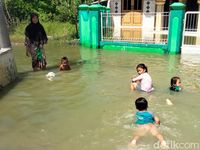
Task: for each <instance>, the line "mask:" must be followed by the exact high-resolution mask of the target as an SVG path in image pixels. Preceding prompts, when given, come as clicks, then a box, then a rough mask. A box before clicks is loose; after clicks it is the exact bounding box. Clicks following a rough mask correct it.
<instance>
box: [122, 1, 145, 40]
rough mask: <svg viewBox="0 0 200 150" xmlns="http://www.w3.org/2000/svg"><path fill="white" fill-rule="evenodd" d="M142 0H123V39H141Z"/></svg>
mask: <svg viewBox="0 0 200 150" xmlns="http://www.w3.org/2000/svg"><path fill="white" fill-rule="evenodd" d="M141 26H142V0H123V1H122V29H121V33H122V34H121V35H122V38H123V39H127V40H128V39H134V40H136V41H137V40H138V39H141V34H142V33H141Z"/></svg>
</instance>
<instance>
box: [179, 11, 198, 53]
mask: <svg viewBox="0 0 200 150" xmlns="http://www.w3.org/2000/svg"><path fill="white" fill-rule="evenodd" d="M199 14H200V12H196V11H188V12H186V13H185V19H184V26H183V38H182V39H183V40H182V47H181V53H182V54H184V53H188V54H200V18H199V17H200V15H199Z"/></svg>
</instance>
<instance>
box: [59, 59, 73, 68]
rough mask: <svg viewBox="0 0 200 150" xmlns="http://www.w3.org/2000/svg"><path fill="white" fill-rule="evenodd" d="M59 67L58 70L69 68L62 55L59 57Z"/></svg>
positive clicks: (66, 60)
mask: <svg viewBox="0 0 200 150" xmlns="http://www.w3.org/2000/svg"><path fill="white" fill-rule="evenodd" d="M59 69H60V71H64V70H71V68H70V66H69V61H68V58H67V57H62V58H61V60H60V66H59Z"/></svg>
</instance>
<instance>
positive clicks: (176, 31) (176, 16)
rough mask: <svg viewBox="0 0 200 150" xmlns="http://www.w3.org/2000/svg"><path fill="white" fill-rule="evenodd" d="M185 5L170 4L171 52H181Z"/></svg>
mask: <svg viewBox="0 0 200 150" xmlns="http://www.w3.org/2000/svg"><path fill="white" fill-rule="evenodd" d="M184 14H185V5H184V4H183V3H173V4H172V5H170V18H169V19H170V20H169V23H170V24H169V31H168V43H167V44H168V50H169V53H175V54H176V53H180V52H181V44H182V33H183V19H184Z"/></svg>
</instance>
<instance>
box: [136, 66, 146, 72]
mask: <svg viewBox="0 0 200 150" xmlns="http://www.w3.org/2000/svg"><path fill="white" fill-rule="evenodd" d="M138 68H142V69H144V70H145V72H148V69H147V66H146V65H145V64H138V65H137V67H136V69H138Z"/></svg>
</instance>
